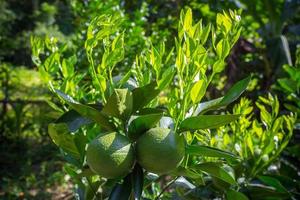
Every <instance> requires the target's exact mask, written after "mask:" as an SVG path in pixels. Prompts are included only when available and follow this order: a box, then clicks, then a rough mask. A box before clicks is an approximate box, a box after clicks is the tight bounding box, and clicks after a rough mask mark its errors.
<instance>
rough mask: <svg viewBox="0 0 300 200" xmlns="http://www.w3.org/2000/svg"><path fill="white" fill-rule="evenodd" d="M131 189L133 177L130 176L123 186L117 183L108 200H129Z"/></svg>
mask: <svg viewBox="0 0 300 200" xmlns="http://www.w3.org/2000/svg"><path fill="white" fill-rule="evenodd" d="M131 187H132V181H131V175H130V174H129V175H127V176H126V177H125V178H124V179H123V183H122V184H119V183H117V184H116V185H115V187H114V188H113V189H112V191H111V193H110V195H109V198H108V200H128V198H129V196H130V194H131Z"/></svg>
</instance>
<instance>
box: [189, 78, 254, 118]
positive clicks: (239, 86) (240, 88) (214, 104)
mask: <svg viewBox="0 0 300 200" xmlns="http://www.w3.org/2000/svg"><path fill="white" fill-rule="evenodd" d="M250 80H251V76H248V77H247V78H245V79H243V80H240V81H239V82H237V83H236V84H234V85H233V86H232V87H231V88H230V89H229V90H228V92H227V93H226V95H225V96H224V97H220V98H217V99H213V100H211V101H207V102H203V103H200V104H199V105H198V107H197V110H196V112H195V115H198V114H200V113H204V112H205V111H208V110H213V109H218V108H222V107H225V106H227V105H228V104H230V103H232V102H234V101H235V100H237V99H238V98H239V97H240V96H241V94H242V93H243V92H244V91H245V90H246V88H247V86H248V85H249V83H250Z"/></svg>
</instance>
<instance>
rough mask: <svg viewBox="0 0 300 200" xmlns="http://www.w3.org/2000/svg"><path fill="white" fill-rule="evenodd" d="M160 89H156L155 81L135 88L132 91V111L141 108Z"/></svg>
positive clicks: (155, 95) (156, 94)
mask: <svg viewBox="0 0 300 200" xmlns="http://www.w3.org/2000/svg"><path fill="white" fill-rule="evenodd" d="M159 93H160V90H159V89H157V85H156V83H155V82H152V83H149V84H148V85H145V86H143V87H139V88H135V89H134V90H133V91H132V96H133V112H135V111H137V110H139V109H141V108H143V107H144V106H146V105H147V104H148V103H150V102H151V101H152V100H153V99H154V98H155V97H157V96H158V94H159Z"/></svg>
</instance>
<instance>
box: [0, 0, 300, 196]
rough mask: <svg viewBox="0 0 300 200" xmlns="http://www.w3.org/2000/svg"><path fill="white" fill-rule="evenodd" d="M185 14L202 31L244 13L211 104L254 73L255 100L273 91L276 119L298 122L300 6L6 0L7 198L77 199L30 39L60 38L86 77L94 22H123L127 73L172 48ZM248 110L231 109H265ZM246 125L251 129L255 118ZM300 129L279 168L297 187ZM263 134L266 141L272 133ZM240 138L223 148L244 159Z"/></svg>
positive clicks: (0, 123)
mask: <svg viewBox="0 0 300 200" xmlns="http://www.w3.org/2000/svg"><path fill="white" fill-rule="evenodd" d="M186 6H189V7H190V8H192V10H193V14H194V17H195V18H196V19H200V18H202V20H203V23H204V24H208V23H209V22H213V21H214V19H215V18H216V14H217V12H222V11H223V10H229V9H232V10H233V9H236V10H241V12H242V15H241V24H242V26H243V31H242V33H241V37H240V39H239V40H238V42H237V44H236V45H235V46H234V48H233V50H232V51H231V54H230V56H229V57H228V58H227V65H228V66H227V68H226V70H225V72H224V73H222V74H220V75H218V76H219V77H218V78H217V79H215V81H214V82H213V87H210V88H209V93H208V94H207V97H206V98H207V99H213V98H216V97H218V96H220V95H224V94H223V92H224V91H226V90H227V89H228V88H230V87H231V86H232V84H233V83H234V82H236V81H237V80H240V79H242V78H243V77H245V76H247V75H249V74H252V75H253V76H252V77H253V78H252V82H251V87H250V88H249V92H248V93H247V97H249V98H250V99H252V100H253V101H255V100H256V99H258V96H261V95H264V96H266V92H267V91H268V92H271V93H272V94H273V95H277V96H278V99H277V98H276V99H275V100H274V97H273V96H272V95H271V96H269V97H268V98H272V100H270V99H269V101H270V102H274V101H275V102H277V103H278V104H280V105H281V106H280V110H276V109H278V108H273V107H272V106H273V105H271V104H270V105H269V106H271V107H272V109H269V110H268V112H271V113H272V112H275V111H276V113H277V114H278V113H285V114H286V113H289V112H290V111H292V112H296V113H298V115H299V114H300V103H299V102H300V92H299V91H300V50H298V51H297V45H298V44H299V41H300V1H299V0H286V1H284V0H273V1H268V0H252V1H247V0H228V1H219V0H201V1H198V0H186V1H179V0H161V1H154V0H145V1H142V0H131V1H129V0H106V1H101V0H93V1H92V0H90V1H89V0H48V1H45V0H31V1H19V0H0V88H1V91H0V103H1V104H0V111H1V116H0V143H1V151H0V157H1V159H0V165H1V166H2V167H1V169H0V198H1V199H68V198H73V197H72V183H71V181H70V180H69V179H70V178H69V176H67V175H66V174H65V173H64V172H63V171H62V167H63V162H62V160H63V158H62V157H61V155H60V154H59V152H58V150H57V149H56V147H55V146H54V144H53V143H52V142H51V140H50V139H49V136H48V135H47V131H46V126H47V124H48V123H49V122H51V121H52V120H53V119H55V118H57V117H58V115H59V113H57V112H56V111H55V109H53V108H55V104H53V103H50V100H51V97H50V95H49V94H48V90H47V88H46V87H45V85H44V84H43V81H42V79H43V78H45V77H41V76H40V74H39V72H38V71H37V69H36V68H35V65H34V63H33V62H32V60H31V54H32V51H31V47H30V36H31V35H37V36H46V35H47V37H48V39H49V41H50V43H51V42H56V41H51V40H52V38H53V37H55V38H57V42H58V43H61V44H64V45H66V46H67V47H68V48H66V49H67V50H66V51H64V55H65V56H66V57H68V55H72V54H73V53H74V52H76V56H77V64H76V66H74V70H75V71H76V72H80V73H86V72H87V70H88V63H87V59H86V57H87V55H86V52H85V51H84V49H83V48H82V47H83V46H84V41H85V39H86V34H87V33H86V31H85V30H86V29H87V27H88V25H89V22H90V21H91V19H93V18H94V17H96V16H98V15H99V14H111V13H113V14H116V15H120V16H122V19H123V21H122V23H121V24H120V26H121V28H122V29H125V34H124V37H125V38H124V40H125V41H126V45H125V46H124V50H125V52H126V57H125V59H124V60H123V61H122V62H121V63H119V64H118V68H117V69H116V71H117V72H116V73H124V72H125V71H126V68H127V69H128V67H131V66H132V65H133V62H134V60H135V57H136V55H138V54H140V53H141V51H142V50H143V49H145V48H150V47H151V45H152V44H153V45H154V46H155V45H158V44H159V43H160V42H162V41H165V44H166V49H171V47H173V45H174V37H175V36H176V35H177V25H178V19H179V15H180V10H181V9H182V8H185V7H186ZM62 48H63V47H62ZM99 51H100V52H98V53H101V49H99ZM45 53H46V55H47V52H45ZM96 53H97V52H96ZM297 58H298V59H297ZM70 62H71V61H70ZM225 83H226V84H225ZM248 101H249V100H246V99H242V100H241V102H240V103H239V104H237V105H236V106H235V107H233V108H232V109H233V112H234V113H240V112H247V108H248V111H249V109H250V108H251V110H252V109H253V112H252V111H251V113H246V114H247V115H249V116H248V117H252V115H254V116H257V117H259V112H260V111H259V110H260V109H261V108H262V107H260V106H259V105H260V103H257V104H256V105H250V104H251V103H250V102H248ZM260 101H264V100H263V99H260ZM266 101H268V100H266ZM266 101H265V102H266ZM265 102H264V103H265ZM252 106H254V108H252ZM274 109H275V111H274ZM245 110H246V111H245ZM266 112H267V111H266ZM273 117H275V118H276V116H273ZM241 120H244V122H241V123H246V124H247V120H249V119H247V117H245V119H241ZM261 120H263V119H261ZM231 126H238V124H232V125H231ZM249 127H250V124H249ZM249 127H247V126H245V127H239V130H240V134H245V135H246V134H248V132H251V131H253V129H251V128H249ZM227 128H228V127H223V130H218V133H217V135H216V136H218V137H225V138H226V137H227V136H224V135H223V132H224V130H226V129H227ZM235 128H236V127H235ZM235 128H234V129H235ZM257 128H258V129H259V127H257ZM299 128H300V126H299V120H298V124H296V127H295V129H294V134H293V136H291V137H292V139H291V142H290V144H289V145H288V147H287V148H286V149H285V150H284V151H283V154H282V156H281V157H280V159H279V160H278V159H277V160H275V161H276V162H280V163H281V166H283V167H282V168H281V171H280V172H281V173H282V174H284V175H286V176H293V178H299V169H298V166H297V165H298V164H299V152H300V151H299V150H300V147H299V142H300V141H299V140H300V137H299ZM231 129H232V127H231ZM250 129H251V130H250ZM261 131H262V132H263V133H264V134H268V133H267V132H268V131H267V130H261ZM218 137H216V139H215V140H213V139H212V141H210V142H211V145H212V146H216V147H220V145H224V143H222V144H220V143H219V142H218V141H217V138H218ZM243 137H244V136H243V135H241V138H243ZM241 138H231V137H229V136H228V137H227V142H228V144H231V145H225V146H226V147H223V149H227V150H229V151H232V152H235V151H237V148H236V147H234V144H235V143H239V142H240V143H242V142H243V141H242V140H241ZM206 142H208V141H206ZM253 142H255V141H253ZM256 150H257V149H256ZM249 151H250V152H251V151H253V152H254V151H255V150H253V149H252V150H251V149H250V150H249V149H243V150H241V151H240V152H238V151H237V152H236V153H238V154H241V156H242V157H243V159H245V162H246V163H247V162H251V161H249V160H247V153H249ZM257 151H258V150H257ZM245 153H246V155H245ZM275 161H274V162H275ZM288 161H290V162H288ZM272 162H273V160H272ZM282 163H283V164H282ZM286 163H288V164H286ZM256 167H257V168H258V169H259V166H256ZM250 170H251V169H250ZM255 170H257V169H254V171H253V173H255ZM284 170H285V171H284ZM291 170H292V171H293V173H292V171H291ZM298 189H299V186H298ZM298 192H299V190H298Z"/></svg>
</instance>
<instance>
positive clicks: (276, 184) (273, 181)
mask: <svg viewBox="0 0 300 200" xmlns="http://www.w3.org/2000/svg"><path fill="white" fill-rule="evenodd" d="M258 179H259V180H261V181H262V182H263V183H264V184H266V185H268V186H272V187H274V188H276V190H277V191H278V192H286V193H289V192H288V191H287V189H286V188H285V187H284V186H283V185H282V184H281V183H280V181H279V180H277V179H276V178H273V177H270V176H259V177H258Z"/></svg>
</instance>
